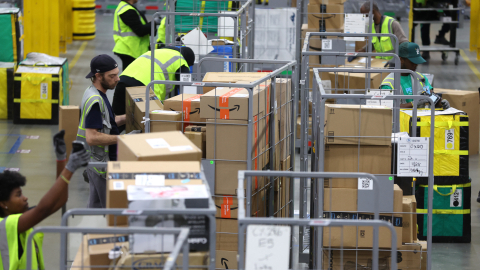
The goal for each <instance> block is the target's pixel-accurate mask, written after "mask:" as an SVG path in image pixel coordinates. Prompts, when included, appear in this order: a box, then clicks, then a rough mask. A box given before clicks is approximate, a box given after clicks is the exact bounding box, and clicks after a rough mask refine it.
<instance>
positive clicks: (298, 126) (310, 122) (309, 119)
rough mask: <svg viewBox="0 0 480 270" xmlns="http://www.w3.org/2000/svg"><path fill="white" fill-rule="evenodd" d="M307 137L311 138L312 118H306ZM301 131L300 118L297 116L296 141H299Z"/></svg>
mask: <svg viewBox="0 0 480 270" xmlns="http://www.w3.org/2000/svg"><path fill="white" fill-rule="evenodd" d="M308 123H309V125H308V136H311V135H312V117H311V116H309V117H308ZM301 129H302V118H301V117H300V116H299V117H297V139H300V138H301V136H300V132H301Z"/></svg>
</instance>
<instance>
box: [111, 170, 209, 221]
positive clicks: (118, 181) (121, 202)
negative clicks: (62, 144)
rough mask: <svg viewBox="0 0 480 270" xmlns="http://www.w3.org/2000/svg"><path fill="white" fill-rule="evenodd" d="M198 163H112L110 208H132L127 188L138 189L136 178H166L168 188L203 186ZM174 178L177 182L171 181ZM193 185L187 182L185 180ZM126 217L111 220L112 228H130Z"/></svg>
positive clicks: (112, 217)
mask: <svg viewBox="0 0 480 270" xmlns="http://www.w3.org/2000/svg"><path fill="white" fill-rule="evenodd" d="M200 172H201V168H200V162H198V161H183V162H178V161H156V162H147V161H145V162H128V161H124V162H108V168H107V179H108V180H107V181H108V183H107V208H125V209H126V208H128V199H127V188H128V186H130V185H135V182H136V175H137V174H138V175H144V174H145V173H149V174H155V175H159V176H160V177H162V176H163V177H165V176H166V177H165V178H167V179H165V180H164V181H165V185H167V186H171V185H202V184H203V182H202V180H201V179H199V175H198V174H199V173H200ZM171 174H173V178H172V177H171ZM186 179H188V180H189V181H188V182H186V181H185V180H186ZM127 218H128V217H126V216H118V217H116V218H115V217H114V216H108V217H107V220H108V225H109V226H115V225H127V224H128V222H127Z"/></svg>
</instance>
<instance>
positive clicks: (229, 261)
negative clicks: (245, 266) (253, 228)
mask: <svg viewBox="0 0 480 270" xmlns="http://www.w3.org/2000/svg"><path fill="white" fill-rule="evenodd" d="M215 257H216V260H215V269H238V261H237V252H236V251H227V250H217V251H216V256H215Z"/></svg>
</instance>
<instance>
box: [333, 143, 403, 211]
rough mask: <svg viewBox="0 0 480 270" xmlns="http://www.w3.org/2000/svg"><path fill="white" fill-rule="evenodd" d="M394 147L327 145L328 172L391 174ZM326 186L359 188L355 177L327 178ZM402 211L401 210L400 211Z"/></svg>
mask: <svg viewBox="0 0 480 270" xmlns="http://www.w3.org/2000/svg"><path fill="white" fill-rule="evenodd" d="M391 152H392V147H391V146H390V145H386V146H383V145H382V146H381V145H360V150H359V148H358V145H335V144H327V145H325V158H324V162H325V163H324V166H325V171H326V172H367V173H371V174H390V173H391V171H390V168H391V160H392V156H391ZM324 186H325V187H333V188H353V189H357V188H358V181H357V179H355V178H335V179H328V180H327V179H326V180H325V182H324ZM399 212H401V211H399Z"/></svg>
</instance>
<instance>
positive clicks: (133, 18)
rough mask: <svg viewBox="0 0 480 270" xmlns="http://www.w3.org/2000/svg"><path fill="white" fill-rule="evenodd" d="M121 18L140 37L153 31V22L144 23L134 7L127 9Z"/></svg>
mask: <svg viewBox="0 0 480 270" xmlns="http://www.w3.org/2000/svg"><path fill="white" fill-rule="evenodd" d="M120 19H121V20H122V21H123V23H124V24H126V25H128V27H130V28H131V29H132V31H133V32H134V33H135V35H137V36H139V37H143V36H147V35H150V33H151V24H150V23H149V22H147V23H146V24H142V21H141V20H140V16H138V14H137V12H136V11H135V10H133V9H130V10H127V11H125V12H124V13H123V14H122V15H120ZM156 33H157V30H156V27H155V35H156Z"/></svg>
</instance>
